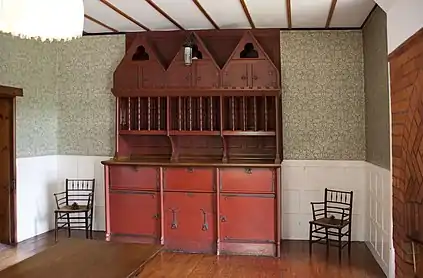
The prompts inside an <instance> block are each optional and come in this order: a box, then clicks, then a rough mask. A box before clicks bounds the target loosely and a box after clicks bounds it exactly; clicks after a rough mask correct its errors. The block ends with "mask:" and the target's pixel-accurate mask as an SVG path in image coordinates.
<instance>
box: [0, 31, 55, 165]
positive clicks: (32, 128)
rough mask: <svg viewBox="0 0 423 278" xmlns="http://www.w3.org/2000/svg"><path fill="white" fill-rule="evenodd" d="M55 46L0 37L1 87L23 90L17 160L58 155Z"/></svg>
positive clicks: (20, 103)
mask: <svg viewBox="0 0 423 278" xmlns="http://www.w3.org/2000/svg"><path fill="white" fill-rule="evenodd" d="M56 50H57V44H55V43H42V42H40V41H35V40H23V39H19V38H14V37H12V36H10V35H6V34H0V84H2V85H7V86H13V87H19V88H23V93H24V97H22V98H18V99H17V109H16V148H17V150H16V154H17V156H18V157H26V156H41V155H51V154H56V153H57V136H56V131H57V115H58V99H57V94H56V85H57V84H56V74H57V65H58V64H57V51H56Z"/></svg>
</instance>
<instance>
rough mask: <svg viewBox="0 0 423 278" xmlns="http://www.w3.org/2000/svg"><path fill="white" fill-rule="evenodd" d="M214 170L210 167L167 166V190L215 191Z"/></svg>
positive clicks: (165, 175) (165, 187) (165, 172)
mask: <svg viewBox="0 0 423 278" xmlns="http://www.w3.org/2000/svg"><path fill="white" fill-rule="evenodd" d="M214 180H215V179H214V171H213V170H212V169H208V168H191V167H186V168H185V167H183V168H166V169H165V170H164V189H165V190H184V191H187V190H189V191H209V192H210V191H213V190H214V186H213V185H214Z"/></svg>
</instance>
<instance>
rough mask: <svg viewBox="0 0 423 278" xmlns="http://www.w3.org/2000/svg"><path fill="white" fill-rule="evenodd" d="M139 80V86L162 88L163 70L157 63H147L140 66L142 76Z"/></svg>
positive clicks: (163, 81) (163, 80)
mask: <svg viewBox="0 0 423 278" xmlns="http://www.w3.org/2000/svg"><path fill="white" fill-rule="evenodd" d="M139 81H140V88H144V89H158V88H163V87H164V83H165V71H164V69H163V68H162V66H161V65H160V64H158V63H148V64H147V66H144V67H142V76H141V77H140V80H139Z"/></svg>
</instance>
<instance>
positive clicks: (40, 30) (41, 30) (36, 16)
mask: <svg viewBox="0 0 423 278" xmlns="http://www.w3.org/2000/svg"><path fill="white" fill-rule="evenodd" d="M83 28H84V3H83V0H0V32H3V33H9V34H12V35H13V36H17V37H20V38H25V39H40V40H42V41H45V40H49V41H54V40H65V41H67V40H71V39H74V38H78V37H81V36H82V33H83Z"/></svg>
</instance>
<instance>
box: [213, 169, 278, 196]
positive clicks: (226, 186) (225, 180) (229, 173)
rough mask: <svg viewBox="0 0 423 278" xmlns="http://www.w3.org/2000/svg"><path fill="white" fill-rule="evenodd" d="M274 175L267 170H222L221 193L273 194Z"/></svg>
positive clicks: (273, 171)
mask: <svg viewBox="0 0 423 278" xmlns="http://www.w3.org/2000/svg"><path fill="white" fill-rule="evenodd" d="M275 183H276V175H275V170H274V169H269V168H248V167H246V168H223V169H221V170H220V187H221V189H222V191H223V192H225V191H226V192H246V193H248V192H251V193H273V192H274V191H275Z"/></svg>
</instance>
